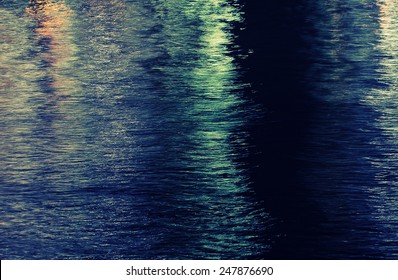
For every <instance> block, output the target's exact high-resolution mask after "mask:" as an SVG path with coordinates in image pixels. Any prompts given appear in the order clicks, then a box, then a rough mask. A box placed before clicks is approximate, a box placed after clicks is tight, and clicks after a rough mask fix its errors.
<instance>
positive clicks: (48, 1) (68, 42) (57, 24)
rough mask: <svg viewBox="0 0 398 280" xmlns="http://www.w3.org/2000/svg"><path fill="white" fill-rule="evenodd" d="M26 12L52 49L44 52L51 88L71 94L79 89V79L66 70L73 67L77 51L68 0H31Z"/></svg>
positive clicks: (58, 93)
mask: <svg viewBox="0 0 398 280" xmlns="http://www.w3.org/2000/svg"><path fill="white" fill-rule="evenodd" d="M29 4H30V5H29V7H28V8H27V9H26V13H27V14H28V15H30V16H31V17H32V18H33V19H34V20H35V21H36V22H37V28H36V30H35V31H36V34H37V38H36V39H37V40H38V41H46V42H47V43H46V44H47V45H46V47H47V48H48V51H46V52H42V53H41V58H42V59H43V61H44V62H45V63H47V64H48V65H49V70H48V71H47V75H48V76H50V78H51V79H50V80H51V87H52V88H53V89H54V90H55V91H56V93H57V96H60V95H68V94H70V92H71V91H73V90H74V89H75V86H76V81H75V80H73V79H71V78H69V77H67V76H66V75H64V74H63V73H62V72H63V70H64V69H65V68H67V67H69V66H70V65H69V64H70V62H71V61H72V60H73V56H74V53H75V51H76V47H75V45H74V44H73V43H72V33H71V31H70V29H71V24H72V22H71V19H72V17H73V12H72V10H71V9H70V8H69V7H68V6H67V5H66V4H65V3H64V1H54V0H30V3H29Z"/></svg>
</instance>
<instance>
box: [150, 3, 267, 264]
mask: <svg viewBox="0 0 398 280" xmlns="http://www.w3.org/2000/svg"><path fill="white" fill-rule="evenodd" d="M153 2H155V3H156V5H155V7H156V10H157V16H158V18H159V19H160V21H159V23H160V24H162V31H163V32H162V33H163V34H164V35H165V40H164V46H165V48H166V50H167V53H168V54H169V56H170V61H169V62H168V65H170V67H163V68H161V71H162V73H163V74H164V77H165V78H164V80H165V88H167V89H168V93H167V94H168V95H169V96H176V98H178V97H179V98H180V100H181V104H180V107H178V108H177V110H176V112H178V118H179V119H180V121H181V122H182V124H185V123H187V127H186V128H185V129H181V131H180V132H179V135H180V136H179V137H178V138H177V139H179V141H184V142H186V143H189V146H188V145H184V150H179V151H178V150H177V151H175V152H176V153H180V154H181V155H180V157H181V158H183V159H184V161H183V163H184V165H185V169H186V173H187V174H188V176H193V177H194V178H197V179H196V182H191V183H190V184H189V183H187V184H188V185H187V186H186V188H187V190H186V191H185V192H186V193H187V194H186V195H182V196H181V198H180V199H184V200H185V201H184V203H185V204H186V207H193V206H192V204H193V205H197V206H195V207H194V209H195V208H196V207H198V208H199V209H198V210H197V211H198V215H201V217H202V218H201V220H202V222H201V223H197V222H196V223H195V224H196V226H194V225H189V226H187V225H186V227H187V228H188V229H189V230H190V228H193V229H192V230H193V231H195V234H196V235H200V236H198V237H197V238H198V239H199V240H198V241H197V244H196V245H195V246H199V247H200V248H198V247H197V249H198V250H199V252H201V251H203V250H204V251H207V254H206V255H204V256H205V257H206V258H212V257H219V256H220V255H224V256H226V255H228V254H230V253H232V252H236V250H240V252H241V256H240V257H242V258H244V257H245V256H246V257H247V256H250V255H253V254H255V253H256V250H262V251H263V252H264V251H265V250H266V249H265V248H264V247H260V245H259V244H256V243H255V242H254V240H255V239H256V238H258V236H255V233H257V234H261V233H260V232H262V233H263V232H264V231H263V228H261V227H262V222H263V219H264V216H262V214H261V213H256V214H255V213H254V212H252V211H253V209H254V207H255V206H254V205H255V204H254V203H253V201H251V200H250V199H248V198H247V197H246V198H244V197H243V196H242V194H244V193H248V192H250V190H249V188H248V185H247V180H248V178H247V177H246V175H245V170H244V168H242V166H239V165H238V163H237V162H236V161H235V160H236V159H237V158H238V157H242V156H243V154H244V152H245V148H246V147H245V146H244V143H245V140H244V135H239V134H238V133H237V132H238V131H242V126H244V124H245V121H246V120H245V118H244V117H243V114H242V112H241V111H240V109H239V108H240V107H242V106H243V105H244V103H243V101H242V100H241V99H240V98H239V96H238V94H237V92H238V91H239V89H240V85H239V83H238V82H237V78H238V77H237V75H238V71H237V69H236V66H235V64H234V59H233V57H232V55H231V49H232V48H233V47H235V46H234V42H233V35H232V33H231V29H232V24H233V22H234V21H239V20H241V18H240V14H239V10H238V9H237V8H235V7H233V6H232V5H231V4H230V3H229V2H228V1H222V0H221V1H153ZM176 81H178V83H176ZM176 114H177V113H176ZM183 127H184V126H183ZM237 143H239V144H237ZM190 187H191V188H192V189H189V188H190ZM194 188H199V190H197V191H195V189H194ZM183 194H184V193H183ZM192 196H194V197H192ZM187 222H188V223H189V219H188V220H187ZM192 222H194V221H192ZM220 228H223V229H225V230H224V232H220V231H219V229H220ZM254 228H257V230H253V229H254ZM249 232H250V233H249ZM195 234H193V236H195ZM192 242H193V241H192ZM257 246H258V247H257ZM262 246H264V245H262ZM260 248H261V249H260ZM213 254H214V255H213ZM235 257H236V256H235Z"/></svg>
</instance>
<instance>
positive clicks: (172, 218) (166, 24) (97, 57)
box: [0, 0, 269, 258]
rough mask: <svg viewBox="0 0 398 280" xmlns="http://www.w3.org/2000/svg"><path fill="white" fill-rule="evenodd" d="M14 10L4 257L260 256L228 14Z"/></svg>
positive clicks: (156, 6)
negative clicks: (19, 73)
mask: <svg viewBox="0 0 398 280" xmlns="http://www.w3.org/2000/svg"><path fill="white" fill-rule="evenodd" d="M24 13H25V14H26V16H25V17H24V18H23V19H18V18H17V17H16V16H15V15H14V14H13V13H12V12H8V13H7V14H6V15H8V16H9V17H10V19H7V21H5V22H11V23H10V26H18V27H19V28H20V29H22V31H23V32H21V31H19V30H18V31H17V30H16V31H13V30H12V29H10V27H9V26H7V25H6V26H4V27H3V26H2V28H4V30H5V31H6V34H7V36H9V37H10V40H15V37H18V38H19V37H22V39H23V40H24V43H23V44H22V45H24V46H26V50H25V51H24V50H23V49H22V50H18V52H19V53H17V52H16V49H17V46H18V45H20V44H21V42H14V41H12V42H9V43H7V44H8V45H6V46H5V47H7V48H12V49H11V50H12V51H11V53H12V55H13V56H11V57H4V58H3V55H2V59H7V61H5V62H6V63H4V64H5V65H6V66H7V67H9V68H10V69H13V68H14V67H15V66H14V65H15V64H19V65H21V67H24V68H27V69H24V70H23V75H22V77H15V75H14V76H12V75H11V76H10V79H15V81H11V80H10V81H9V82H7V83H9V84H7V85H4V86H2V90H4V94H7V95H10V94H11V93H12V92H11V91H10V89H11V90H15V91H16V92H15V95H14V96H12V97H10V98H13V100H12V102H11V104H14V103H18V104H19V106H21V107H22V109H24V110H27V108H28V109H30V113H29V115H27V116H26V118H27V123H28V124H29V125H27V128H25V131H22V132H19V131H15V130H16V129H18V130H21V129H24V125H21V124H20V123H18V121H17V119H16V118H17V117H18V116H17V115H16V114H15V113H14V112H13V111H14V108H8V107H7V108H6V109H7V110H3V111H2V112H1V113H0V114H1V117H2V120H3V121H5V124H6V127H7V126H10V127H11V128H12V129H11V128H10V130H8V131H7V132H6V134H5V135H6V136H7V138H8V137H15V138H16V137H20V139H12V140H11V141H9V140H8V139H9V138H8V139H7V140H6V139H4V140H3V141H2V145H1V152H2V154H1V160H2V162H4V163H5V165H4V166H5V167H6V169H2V171H1V173H2V175H3V176H2V181H1V183H2V190H1V194H2V196H3V197H6V198H7V199H6V200H5V201H4V202H3V203H5V206H4V207H5V208H6V209H7V215H6V216H5V217H3V218H2V220H3V221H2V232H3V233H4V234H2V242H5V241H6V240H7V239H8V238H11V237H12V238H13V241H7V243H6V244H7V245H6V246H4V247H2V255H3V256H7V257H8V258H253V257H255V256H259V255H261V254H263V253H264V252H266V251H267V250H268V247H269V245H268V244H267V242H268V241H267V240H268V238H265V237H264V236H265V230H266V229H267V228H268V227H269V226H268V225H267V223H268V215H267V213H265V212H264V211H262V210H261V209H258V207H257V202H256V201H255V199H254V198H253V195H252V194H251V192H250V190H249V188H248V177H247V175H246V170H245V167H244V166H243V165H242V164H239V158H240V157H241V156H242V155H243V154H244V153H245V150H246V147H245V132H244V130H243V126H244V124H245V122H246V120H245V117H244V114H243V112H241V111H240V110H241V109H240V108H243V106H244V103H243V101H242V100H241V99H240V97H239V96H238V95H237V93H238V90H239V88H240V86H239V84H238V82H237V80H236V78H237V70H236V66H235V65H234V60H233V58H232V56H231V55H230V48H231V47H232V46H233V35H232V33H231V31H230V30H231V23H232V22H234V21H238V20H240V16H239V14H238V11H237V10H236V9H235V8H233V7H232V6H231V5H230V4H228V3H227V1H205V2H203V1H175V3H172V1H150V2H148V3H147V4H146V5H143V4H141V3H137V2H132V1H122V0H112V1H92V0H90V1H31V2H30V4H29V6H28V7H27V8H26V9H25V12H24ZM3 16H4V15H3ZM19 21H20V22H19ZM2 22H3V21H2ZM7 24H8V23H7ZM22 39H20V40H22ZM22 51H24V53H21V52H22ZM29 65H32V66H29ZM28 67H30V68H31V69H30V68H28ZM14 71H18V69H16V70H14ZM19 71H21V70H19ZM24 79H29V80H27V81H25V80H24ZM11 82H13V83H14V84H11ZM18 83H20V84H21V85H20V87H22V86H25V87H28V88H27V89H25V95H26V96H25V97H24V98H25V99H26V100H27V101H25V103H27V104H23V103H22V102H16V101H17V100H16V98H17V97H16V96H18V94H21V93H20V90H18ZM32 93H36V94H37V95H38V96H39V97H40V98H35V99H33V96H32ZM18 98H21V97H18ZM9 106H11V105H9ZM4 117H6V118H4ZM19 117H20V115H19ZM19 134H22V135H20V136H18V135H19ZM3 135H4V134H3ZM18 141H20V142H22V143H23V145H25V146H24V149H23V150H20V149H17V147H16V146H15V145H17V143H18ZM10 143H12V144H11V145H14V146H13V148H12V149H9V148H7V147H6V146H7V145H10ZM21 145H22V144H21ZM16 155H17V156H19V157H21V158H22V159H23V160H24V161H26V163H23V161H21V159H20V160H18V161H15V160H14V158H15V156H16Z"/></svg>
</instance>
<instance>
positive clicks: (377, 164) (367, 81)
mask: <svg viewBox="0 0 398 280" xmlns="http://www.w3.org/2000/svg"><path fill="white" fill-rule="evenodd" d="M351 2H352V3H351ZM390 2H391V1H379V3H378V4H377V5H375V4H371V3H365V2H364V1H350V2H349V3H345V2H343V1H318V2H314V3H313V4H312V9H314V10H315V11H316V13H314V14H315V15H316V16H315V17H314V18H312V19H311V22H312V24H313V26H314V28H315V30H316V31H317V35H316V36H315V38H311V40H313V42H314V43H313V46H314V52H313V54H312V57H313V59H314V64H313V67H312V71H311V72H310V73H309V75H310V76H309V77H308V79H309V80H310V83H311V85H312V88H313V89H312V92H313V93H312V95H313V96H314V98H316V99H317V100H318V102H319V108H318V111H317V114H316V116H315V117H314V119H313V120H312V123H311V138H310V139H311V140H310V141H308V143H307V146H308V148H307V149H305V155H303V158H304V159H305V162H309V166H310V168H309V170H308V171H307V172H309V175H310V176H311V177H309V176H305V177H306V180H307V183H308V184H309V186H310V187H309V188H310V189H311V195H312V196H313V197H314V199H316V200H317V201H318V205H319V208H320V209H321V211H322V212H323V213H324V221H323V225H322V227H321V229H323V230H325V233H324V234H325V236H324V237H323V241H325V242H329V244H333V245H332V247H333V249H330V254H331V256H334V257H336V258H339V257H341V256H348V257H354V258H355V257H358V258H375V257H377V258H380V257H383V256H388V257H390V258H391V257H396V256H397V255H396V245H397V234H396V232H397V228H398V223H397V215H398V212H397V207H396V206H397V203H398V201H397V199H398V197H397V190H396V189H395V187H396V182H397V177H396V176H397V168H396V150H397V148H398V147H397V142H396V136H397V135H395V133H394V131H396V130H395V126H396V122H394V121H393V120H394V119H395V120H396V118H397V116H396V110H395V109H392V108H393V107H395V105H396V104H394V103H396V102H395V101H393V100H394V97H393V95H394V93H393V92H394V87H395V81H396V75H397V73H396V63H394V60H395V59H394V56H395V54H393V52H392V51H391V50H393V49H396V46H397V44H396V42H397V41H396V38H394V37H396V36H395V35H393V34H394V32H395V31H393V30H394V27H392V26H391V24H393V22H394V21H396V20H397V17H396V12H397V11H394V10H396V8H395V7H396V5H394V4H392V3H390ZM354 4H355V5H354ZM320 18H322V20H320ZM315 75H316V77H317V79H314V77H315ZM347 228H348V229H349V230H347ZM336 237H338V238H336ZM325 246H326V245H325Z"/></svg>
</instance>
